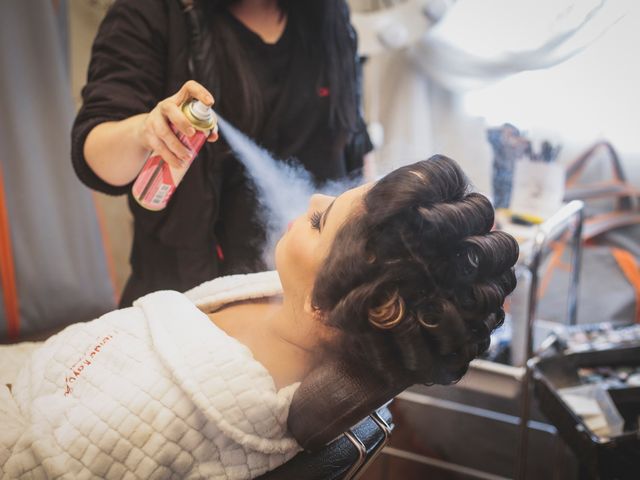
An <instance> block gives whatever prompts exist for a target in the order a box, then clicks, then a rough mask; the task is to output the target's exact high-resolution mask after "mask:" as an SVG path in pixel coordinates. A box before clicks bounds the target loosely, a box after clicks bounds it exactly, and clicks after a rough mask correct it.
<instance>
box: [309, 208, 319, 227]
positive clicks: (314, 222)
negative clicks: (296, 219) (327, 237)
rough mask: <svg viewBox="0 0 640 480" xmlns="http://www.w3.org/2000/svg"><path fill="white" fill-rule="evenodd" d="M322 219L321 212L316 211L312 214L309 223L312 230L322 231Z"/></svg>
mask: <svg viewBox="0 0 640 480" xmlns="http://www.w3.org/2000/svg"><path fill="white" fill-rule="evenodd" d="M321 219H322V214H321V213H320V212H319V211H317V210H316V211H315V212H313V213H312V214H311V217H310V218H309V222H310V223H311V228H313V229H314V230H318V231H320V220H321Z"/></svg>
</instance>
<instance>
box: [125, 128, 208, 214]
mask: <svg viewBox="0 0 640 480" xmlns="http://www.w3.org/2000/svg"><path fill="white" fill-rule="evenodd" d="M171 128H172V130H173V131H174V132H175V133H176V134H177V135H178V139H179V140H180V141H181V142H182V143H183V144H184V145H185V146H186V147H187V148H189V149H190V150H191V156H190V157H189V159H188V160H187V164H186V165H185V166H184V167H182V168H173V167H171V166H170V165H169V164H168V163H167V162H165V161H164V160H163V159H162V157H160V155H156V154H155V153H153V152H151V155H150V156H149V158H148V159H147V161H146V162H145V164H144V166H143V167H142V170H141V171H140V174H139V175H138V178H137V179H136V181H135V183H134V184H133V188H132V192H133V196H134V198H135V199H136V200H137V201H138V203H139V204H140V205H142V206H143V207H145V208H147V209H149V210H162V209H163V208H165V207H166V206H167V203H168V202H169V200H170V199H171V196H172V195H173V192H174V191H175V189H176V187H177V186H178V185H179V183H180V182H181V181H182V178H183V177H184V175H185V173H187V169H188V168H189V167H190V166H191V163H192V162H193V160H194V158H195V157H196V155H197V154H198V152H199V151H200V149H201V148H202V146H203V145H204V142H205V141H206V140H207V136H208V135H207V133H205V132H202V131H200V130H196V133H195V134H194V135H192V136H191V137H188V136H186V135H184V134H182V133H178V132H177V130H176V129H175V128H174V127H173V125H172V126H171Z"/></svg>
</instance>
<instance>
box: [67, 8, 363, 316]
mask: <svg viewBox="0 0 640 480" xmlns="http://www.w3.org/2000/svg"><path fill="white" fill-rule="evenodd" d="M226 21H228V22H230V26H231V27H232V28H231V29H229V31H230V32H233V34H235V35H237V39H238V40H239V42H240V44H241V45H242V46H243V47H244V50H246V53H247V56H248V58H247V60H248V64H249V65H250V66H251V68H252V70H253V74H254V75H255V79H256V81H257V85H258V87H259V88H260V89H261V91H262V92H263V95H264V97H263V98H264V106H265V108H264V115H263V116H262V118H260V119H259V125H258V129H257V133H256V134H255V135H254V138H255V140H256V141H257V143H259V144H260V145H262V146H263V147H265V148H266V149H267V150H269V151H270V152H271V153H272V154H273V155H274V157H275V158H278V159H283V160H289V159H297V160H298V161H299V162H301V163H302V164H303V165H304V166H305V168H306V169H307V170H308V171H309V172H311V174H312V175H313V177H314V178H315V179H316V180H317V181H318V182H322V181H324V180H329V179H338V178H341V177H344V176H345V175H348V174H353V173H354V172H357V170H358V169H359V168H360V167H361V166H362V156H363V155H364V154H365V153H366V152H367V151H369V150H370V149H371V143H370V141H369V138H368V136H367V134H366V130H365V127H364V121H362V119H360V121H359V130H358V131H357V132H356V133H355V134H352V135H349V134H348V133H347V132H345V131H338V130H336V129H333V128H331V127H330V125H329V97H330V95H331V92H330V91H329V88H328V85H327V84H326V82H323V79H322V76H321V75H320V72H319V68H318V67H317V66H316V65H314V63H313V62H312V61H311V60H310V58H309V57H308V56H306V55H305V54H304V52H302V51H301V50H300V49H299V48H297V44H298V42H296V40H297V39H296V30H295V29H294V28H290V25H289V24H288V25H287V27H286V28H285V31H284V33H283V34H282V36H281V38H280V39H279V40H278V41H277V42H276V43H275V44H266V43H264V42H263V41H262V39H261V38H260V37H259V36H258V35H256V34H255V33H254V32H252V31H251V30H249V29H247V28H246V27H245V26H244V25H243V24H242V23H240V22H239V21H237V20H236V19H235V18H234V17H232V16H231V15H227V16H226ZM188 40H189V32H188V31H187V26H186V22H185V18H184V13H183V12H182V10H181V8H180V5H179V2H177V1H176V0H161V1H158V0H119V1H116V2H115V3H114V5H113V6H112V7H111V9H110V10H109V12H108V13H107V16H106V17H105V19H104V21H103V23H102V24H101V26H100V29H99V31H98V34H97V36H96V39H95V42H94V45H93V50H92V57H91V63H90V65H89V73H88V82H87V85H86V86H85V88H84V89H83V92H82V96H83V106H82V108H81V109H80V111H79V113H78V116H77V117H76V121H75V124H74V126H73V132H72V160H73V165H74V168H75V171H76V173H77V175H78V177H79V178H80V180H82V182H83V183H85V184H86V185H87V186H89V187H90V188H93V189H95V190H99V191H102V192H105V193H108V194H112V195H119V194H128V195H129V206H130V209H131V211H132V214H133V217H134V238H133V246H132V251H131V267H132V275H131V277H130V279H129V281H128V283H127V286H126V287H125V291H124V292H123V295H122V299H121V306H128V305H130V304H131V302H132V301H133V300H134V299H135V298H138V297H139V296H140V295H144V294H145V293H148V292H151V291H155V290H160V289H175V290H179V291H184V290H186V289H188V288H191V287H193V286H195V285H198V284H199V283H202V282H204V281H206V280H209V279H211V278H214V277H216V276H219V275H226V274H232V273H247V272H252V271H258V270H262V269H263V268H264V265H262V263H261V257H260V253H261V247H262V243H263V240H264V231H263V228H262V227H261V226H260V225H259V224H258V223H257V222H256V221H255V220H254V218H255V217H256V212H257V208H258V207H257V202H256V200H255V198H254V194H253V191H252V188H251V185H250V183H249V180H247V178H246V176H245V174H244V167H243V166H242V164H241V163H240V162H239V161H237V160H236V159H235V158H234V157H233V154H232V153H231V151H230V149H229V147H228V146H227V145H226V144H225V142H224V141H223V140H221V141H218V142H216V143H215V144H207V145H206V146H205V147H204V148H203V150H202V151H201V152H200V154H199V155H198V157H197V158H196V160H195V161H194V163H193V164H192V166H191V167H190V169H189V171H188V172H187V174H186V175H185V177H184V179H183V181H182V183H181V184H180V186H179V187H178V188H177V190H176V192H175V194H174V196H173V197H172V199H171V201H170V202H169V205H168V206H167V207H166V208H165V209H164V210H162V211H160V212H151V211H148V210H145V209H144V208H142V207H141V206H139V205H138V204H137V203H136V202H135V200H133V198H132V197H131V194H130V191H131V186H130V185H129V186H125V187H114V186H112V185H109V184H107V183H105V182H103V181H102V180H101V179H100V178H99V177H98V176H97V175H95V173H94V172H93V171H92V170H91V169H90V167H89V166H88V165H87V163H86V160H85V159H84V156H83V146H84V142H85V139H86V136H87V135H88V133H89V132H90V131H91V129H92V128H93V127H95V126H96V125H98V124H100V123H102V122H105V121H111V120H121V119H124V118H128V117H130V116H132V115H135V114H138V113H143V112H148V111H149V110H151V109H152V108H153V107H154V106H155V105H156V104H157V103H158V102H159V101H160V100H162V99H164V98H166V97H168V96H169V95H172V94H173V93H175V92H176V91H177V90H178V89H179V88H180V87H181V86H182V84H183V83H184V82H185V81H187V80H188V79H189V78H190V75H189V72H188V67H187V63H188V62H187V45H188ZM353 58H354V61H356V54H355V51H354V55H353ZM217 67H218V68H221V69H222V70H221V71H223V72H224V65H218V66H217ZM222 81H223V84H224V78H223V79H222ZM226 85H229V87H228V88H227V89H226V90H225V91H224V95H221V96H220V97H216V106H215V108H216V110H217V111H219V112H220V113H221V114H222V115H223V116H225V115H224V111H225V110H228V109H229V108H232V105H231V103H232V99H233V98H234V96H235V92H234V91H233V88H234V83H233V81H229V82H228V83H227V84H226ZM212 93H213V94H214V96H217V94H216V92H215V91H213V92H212ZM227 98H228V99H229V100H228V101H227V100H226V99H227ZM225 118H226V116H225ZM238 127H240V128H241V129H242V126H238ZM354 147H355V148H354ZM354 151H355V152H357V153H356V154H355V155H354V154H353V153H351V154H348V153H347V152H354ZM221 254H223V255H221ZM222 256H224V261H223V260H222V258H221V257H222Z"/></svg>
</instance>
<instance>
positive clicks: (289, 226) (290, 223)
mask: <svg viewBox="0 0 640 480" xmlns="http://www.w3.org/2000/svg"><path fill="white" fill-rule="evenodd" d="M291 227H293V222H289V225H287V232H288V231H289V230H291Z"/></svg>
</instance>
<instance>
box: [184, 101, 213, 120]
mask: <svg viewBox="0 0 640 480" xmlns="http://www.w3.org/2000/svg"><path fill="white" fill-rule="evenodd" d="M189 108H190V109H191V114H192V115H193V116H194V117H196V118H197V119H198V120H203V121H206V120H209V119H210V118H211V117H212V116H213V110H212V109H211V107H209V106H207V105H205V104H204V103H202V102H201V101H200V100H193V101H192V102H191V105H190V106H189Z"/></svg>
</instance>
